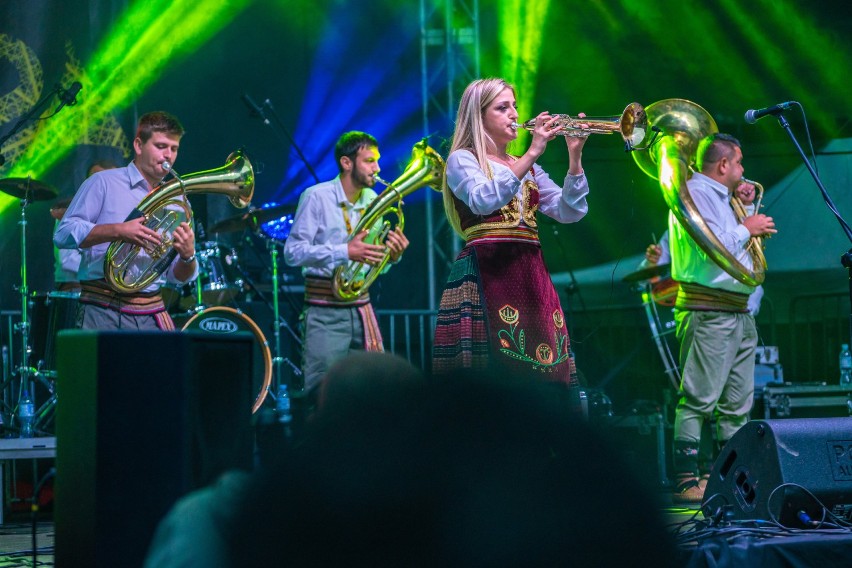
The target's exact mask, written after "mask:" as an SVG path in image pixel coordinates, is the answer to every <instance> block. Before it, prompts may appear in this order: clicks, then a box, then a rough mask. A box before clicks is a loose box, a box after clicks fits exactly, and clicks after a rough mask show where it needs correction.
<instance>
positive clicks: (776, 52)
mask: <svg viewBox="0 0 852 568" xmlns="http://www.w3.org/2000/svg"><path fill="white" fill-rule="evenodd" d="M758 4H759V5H758V6H755V8H754V10H755V11H758V12H759V13H760V14H762V15H763V16H764V17H763V18H760V19H756V18H751V17H748V15H747V14H743V13H742V8H741V6H740V5H739V4H738V3H737V2H736V1H735V0H724V2H723V6H724V7H725V10H726V11H727V13H728V15H729V16H730V17H731V18H732V19H733V20H734V21H735V22H736V23H737V25H738V26H739V28H740V30H741V31H742V34H743V36H744V37H745V39H746V41H748V42H749V43H750V44H751V49H750V51H751V52H753V53H754V54H755V55H756V57H757V58H758V59H759V61H760V68H761V74H762V75H766V76H768V77H769V78H771V79H772V80H774V81H777V82H778V83H780V84H781V86H783V88H784V89H786V90H787V91H788V92H789V93H790V96H789V97H784V98H785V99H795V100H797V101H799V102H800V103H802V106H804V107H805V108H806V109H808V110H809V112H808V114H809V116H810V118H812V119H813V120H814V121H815V122H816V123H817V124H818V125H819V126H820V128H822V129H823V130H825V131H826V132H828V133H831V134H832V135H837V130H838V128H837V121H836V118H835V116H833V115H832V114H830V113H827V112H825V111H824V110H823V108H826V105H825V102H826V100H828V101H829V102H833V103H836V104H837V105H838V106H839V107H845V104H846V103H845V99H846V96H847V93H848V91H849V89H848V83H847V82H846V81H848V77H847V75H848V70H849V69H850V68H852V56H850V53H849V52H848V50H847V49H846V48H845V46H844V45H843V44H841V43H840V42H839V41H835V40H834V39H835V38H834V37H833V36H831V35H830V34H829V33H827V32H826V31H825V30H824V29H823V28H821V27H820V26H819V25H818V24H817V23H816V22H814V21H813V19H812V18H811V17H809V16H808V15H807V14H803V13H801V10H800V9H799V7H798V6H797V5H795V3H793V2H790V1H789V0H760V1H759V2H758ZM791 46H795V51H794V52H793V53H791V51H790V47H791ZM827 54H831V55H830V56H827ZM791 57H797V58H800V59H801V60H802V61H801V62H799V63H798V64H797V65H795V66H794V65H791ZM794 68H801V69H807V70H808V71H807V73H808V75H807V76H803V75H802V74H801V73H795V72H793V69H794ZM815 86H816V87H815ZM814 93H817V95H814ZM754 102H755V103H757V102H758V101H757V100H755V101H754ZM774 102H779V101H770V100H765V103H766V104H771V103H774Z"/></svg>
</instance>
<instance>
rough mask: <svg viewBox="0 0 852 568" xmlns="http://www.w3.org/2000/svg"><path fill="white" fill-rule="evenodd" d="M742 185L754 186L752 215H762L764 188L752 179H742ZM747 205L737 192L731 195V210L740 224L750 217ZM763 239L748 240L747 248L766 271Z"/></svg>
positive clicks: (758, 237) (753, 238) (752, 238)
mask: <svg viewBox="0 0 852 568" xmlns="http://www.w3.org/2000/svg"><path fill="white" fill-rule="evenodd" d="M740 183H750V184H751V185H753V186H754V202H753V205H754V212H753V213H752V215H757V214H758V213H760V202H761V201H763V186H762V185H761V184H760V183H758V182H756V181H754V180H750V179H746V178H742V179H741V180H740ZM746 207H747V206H746V205H745V204H744V203H743V202H742V201H741V200H740V198H739V196H738V195H737V192H736V191H735V192H734V193H733V195H731V209H733V210H734V215H736V217H737V221H739V222H740V223H742V222H743V219H745V218H746V217H748V216H749V213H748V211H747V210H746ZM763 244H764V243H763V237H761V236H757V237H751V238H750V239H749V240H748V244H747V245H746V248H747V249H748V251H749V254H750V255H751V257H752V260H753V261H754V262H755V263H758V262H759V263H760V264H761V265H763V268H764V270H765V269H766V255H764V254H763Z"/></svg>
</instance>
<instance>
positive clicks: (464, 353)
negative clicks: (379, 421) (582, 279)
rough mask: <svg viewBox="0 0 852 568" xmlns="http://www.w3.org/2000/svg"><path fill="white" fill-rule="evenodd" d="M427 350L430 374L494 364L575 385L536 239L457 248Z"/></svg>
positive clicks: (558, 308) (554, 298)
mask: <svg viewBox="0 0 852 568" xmlns="http://www.w3.org/2000/svg"><path fill="white" fill-rule="evenodd" d="M433 349H434V350H433V359H432V368H433V372H435V373H437V374H443V373H448V372H451V371H454V370H457V369H466V368H472V369H484V368H487V367H496V368H499V369H501V370H504V371H506V372H508V373H510V374H515V375H517V374H526V375H532V376H537V377H540V378H541V379H544V380H547V381H553V382H560V383H566V384H570V385H575V384H577V379H576V369H575V366H574V359H573V357H572V356H571V350H570V340H569V338H568V330H567V328H566V325H565V316H564V314H563V312H562V307H561V305H560V303H559V297H558V296H557V294H556V290H555V289H554V288H553V283H552V282H551V280H550V274H549V273H548V272H547V268H546V267H545V265H544V259H543V257H542V254H541V247H540V246H539V244H538V242H517V241H489V242H480V243H474V244H470V243H469V244H468V245H467V246H466V247H465V248H464V249H462V251H461V252H460V253H459V256H458V258H456V261H455V263H454V264H453V267H452V270H451V272H450V277H449V279H448V281H447V286H446V288H445V289H444V293H443V295H442V297H441V305H440V308H439V311H438V322H437V326H436V329H435V342H434V347H433Z"/></svg>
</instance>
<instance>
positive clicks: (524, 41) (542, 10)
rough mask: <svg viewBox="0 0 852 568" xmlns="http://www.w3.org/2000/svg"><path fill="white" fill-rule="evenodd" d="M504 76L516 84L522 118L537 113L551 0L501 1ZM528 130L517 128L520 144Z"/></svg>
mask: <svg viewBox="0 0 852 568" xmlns="http://www.w3.org/2000/svg"><path fill="white" fill-rule="evenodd" d="M498 10H499V28H500V30H499V37H500V50H501V64H500V74H501V76H502V77H503V78H504V79H506V80H507V81H509V82H510V83H512V84H513V85H515V89H516V92H515V96H516V98H517V103H518V109H519V112H520V113H521V115H522V116H521V117H520V118H519V120H522V121H523V120H526V119H528V118H532V117H533V116H535V115H536V114H538V113H537V112H536V111H535V110H534V108H533V101H535V87H536V82H537V80H538V68H539V61H540V58H541V42H542V29H543V28H544V25H543V24H544V23H545V22H547V15H548V11H549V10H550V0H526V1H524V0H504V1H502V2H500V4H499V8H498ZM528 137H529V133H528V132H527V131H526V130H523V129H519V130H518V142H517V144H519V145H523V146H525V145H526V139H527V138H528Z"/></svg>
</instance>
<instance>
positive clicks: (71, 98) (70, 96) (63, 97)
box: [54, 81, 83, 114]
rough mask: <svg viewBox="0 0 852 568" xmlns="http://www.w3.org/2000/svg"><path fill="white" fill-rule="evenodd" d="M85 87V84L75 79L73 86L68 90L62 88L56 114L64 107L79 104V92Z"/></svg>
mask: <svg viewBox="0 0 852 568" xmlns="http://www.w3.org/2000/svg"><path fill="white" fill-rule="evenodd" d="M82 88H83V85H81V84H80V82H79V81H74V82H73V83H71V86H70V87H68V89H67V90H62V89H60V91H59V106H58V107H56V110H55V111H54V114H56V113H57V112H59V111H60V110H62V107H64V106H66V105H68V106H74V105H76V104H77V93H79V92H80V89H82Z"/></svg>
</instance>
